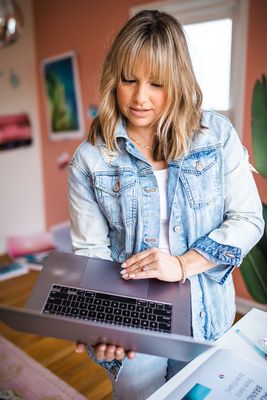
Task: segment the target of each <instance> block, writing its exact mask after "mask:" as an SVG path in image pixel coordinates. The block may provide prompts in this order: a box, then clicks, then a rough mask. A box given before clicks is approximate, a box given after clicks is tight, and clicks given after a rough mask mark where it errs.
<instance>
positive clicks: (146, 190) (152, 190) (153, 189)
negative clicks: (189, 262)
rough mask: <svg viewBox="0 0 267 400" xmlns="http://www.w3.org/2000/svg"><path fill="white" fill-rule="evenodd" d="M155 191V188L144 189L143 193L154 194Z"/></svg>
mask: <svg viewBox="0 0 267 400" xmlns="http://www.w3.org/2000/svg"><path fill="white" fill-rule="evenodd" d="M156 191H157V189H155V188H146V189H145V192H147V193H153V192H156Z"/></svg>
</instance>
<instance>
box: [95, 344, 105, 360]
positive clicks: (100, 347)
mask: <svg viewBox="0 0 267 400" xmlns="http://www.w3.org/2000/svg"><path fill="white" fill-rule="evenodd" d="M106 347H107V346H106V345H105V344H102V343H101V344H97V345H96V346H95V347H94V349H95V357H96V359H97V360H104V359H105V351H106Z"/></svg>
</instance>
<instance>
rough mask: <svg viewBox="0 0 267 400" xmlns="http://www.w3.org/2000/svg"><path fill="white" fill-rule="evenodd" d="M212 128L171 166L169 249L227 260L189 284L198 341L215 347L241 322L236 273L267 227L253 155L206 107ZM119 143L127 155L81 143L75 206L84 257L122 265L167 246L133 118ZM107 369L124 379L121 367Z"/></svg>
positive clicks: (74, 225) (72, 188) (72, 181)
mask: <svg viewBox="0 0 267 400" xmlns="http://www.w3.org/2000/svg"><path fill="white" fill-rule="evenodd" d="M202 125H203V126H205V128H203V129H202V130H201V132H197V133H195V135H194V139H193V141H192V144H191V146H190V150H189V152H188V154H183V155H182V156H181V157H179V158H178V159H176V160H171V161H169V162H168V191H167V198H168V207H169V209H168V215H169V243H170V253H171V254H172V255H182V254H184V253H186V252H187V251H188V250H189V249H194V250H195V251H197V252H199V253H200V254H202V255H203V256H204V257H206V258H207V259H208V260H210V261H213V262H215V263H216V264H217V266H216V267H215V268H213V269H212V270H210V271H207V272H205V273H201V274H198V275H195V276H192V277H190V278H189V279H190V281H191V303H192V316H191V318H192V333H193V336H194V337H195V338H196V339H202V340H203V339H205V340H209V341H214V340H216V339H217V338H218V337H220V336H221V335H222V334H223V333H224V332H225V331H226V330H227V329H229V327H230V326H231V324H232V322H233V320H234V317H235V292H234V286H233V281H232V274H231V272H232V271H233V269H234V268H236V267H237V266H239V265H240V263H241V262H242V259H243V257H244V256H245V255H246V254H247V253H248V252H249V250H250V249H251V248H252V247H253V246H254V245H255V244H256V243H257V242H258V240H259V239H260V237H261V236H262V234H263V229H264V222H263V218H262V206H261V201H260V198H259V195H258V191H257V188H256V185H255V182H254V179H253V176H252V173H251V170H250V166H249V162H248V154H247V151H246V149H245V148H244V147H243V146H242V144H241V142H240V139H239V137H238V135H237V132H236V131H235V129H234V128H233V126H232V124H231V122H230V121H229V120H228V119H227V118H225V117H223V116H221V115H219V114H217V113H215V112H213V111H203V113H202ZM117 143H118V146H119V149H120V151H118V152H109V151H108V150H107V148H106V146H105V144H104V143H103V142H102V141H101V139H99V140H98V142H97V144H96V145H95V146H93V145H91V144H90V143H88V142H87V141H85V142H83V143H82V144H81V145H80V146H79V147H78V149H77V150H76V152H75V154H74V156H73V159H72V161H71V164H70V172H69V203H70V217H71V236H72V242H73V251H74V252H75V254H80V255H85V256H91V257H100V258H103V259H108V260H115V261H118V262H121V263H122V262H123V261H124V260H126V259H127V258H128V257H130V256H131V255H133V254H135V253H138V252H140V251H142V250H145V249H148V248H150V247H158V243H159V226H160V224H159V219H160V208H159V207H160V201H159V192H158V187H157V181H156V177H155V175H154V173H153V168H152V167H151V165H150V164H149V163H148V162H147V161H146V160H145V159H144V156H143V155H142V154H141V153H140V152H139V151H138V149H137V148H136V146H135V145H134V144H133V143H132V142H131V141H130V139H129V138H128V136H127V132H126V129H125V123H124V121H123V120H122V121H121V122H120V124H119V125H118V127H117ZM118 273H119V271H118ZM100 364H101V362H100ZM105 366H106V367H108V368H113V367H114V368H113V369H114V372H115V374H117V373H118V371H119V369H120V367H121V365H118V364H117V363H116V365H115V364H114V363H109V366H107V365H105ZM115 370H116V371H115Z"/></svg>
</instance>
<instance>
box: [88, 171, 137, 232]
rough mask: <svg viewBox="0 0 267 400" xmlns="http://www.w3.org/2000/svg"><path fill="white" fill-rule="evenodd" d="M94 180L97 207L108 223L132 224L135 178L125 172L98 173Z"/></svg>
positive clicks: (134, 204)
mask: <svg viewBox="0 0 267 400" xmlns="http://www.w3.org/2000/svg"><path fill="white" fill-rule="evenodd" d="M94 179H95V182H94V184H95V192H96V197H97V201H98V204H99V207H100V209H101V211H102V212H103V214H104V215H105V216H106V218H107V220H108V221H109V223H110V224H111V225H126V224H130V223H132V222H133V221H134V219H135V214H136V176H135V175H133V173H131V172H125V171H124V172H123V173H116V172H98V173H96V174H95V178H94Z"/></svg>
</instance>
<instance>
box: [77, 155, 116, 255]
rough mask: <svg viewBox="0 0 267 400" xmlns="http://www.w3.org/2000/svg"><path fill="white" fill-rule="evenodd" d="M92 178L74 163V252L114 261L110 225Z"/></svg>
mask: <svg viewBox="0 0 267 400" xmlns="http://www.w3.org/2000/svg"><path fill="white" fill-rule="evenodd" d="M89 178H90V176H89V174H88V173H86V172H85V171H84V170H83V169H82V168H81V167H80V166H79V165H78V164H77V163H75V161H74V160H72V161H71V164H70V169H69V210H70V225H71V239H72V247H73V252H74V253H75V254H79V255H83V256H88V257H98V258H103V259H106V260H111V255H110V247H109V246H110V239H109V227H108V223H107V220H106V218H105V217H104V215H103V214H102V213H101V211H100V209H99V206H98V204H97V201H96V198H95V193H94V190H93V187H92V184H91V182H90V179H89Z"/></svg>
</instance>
